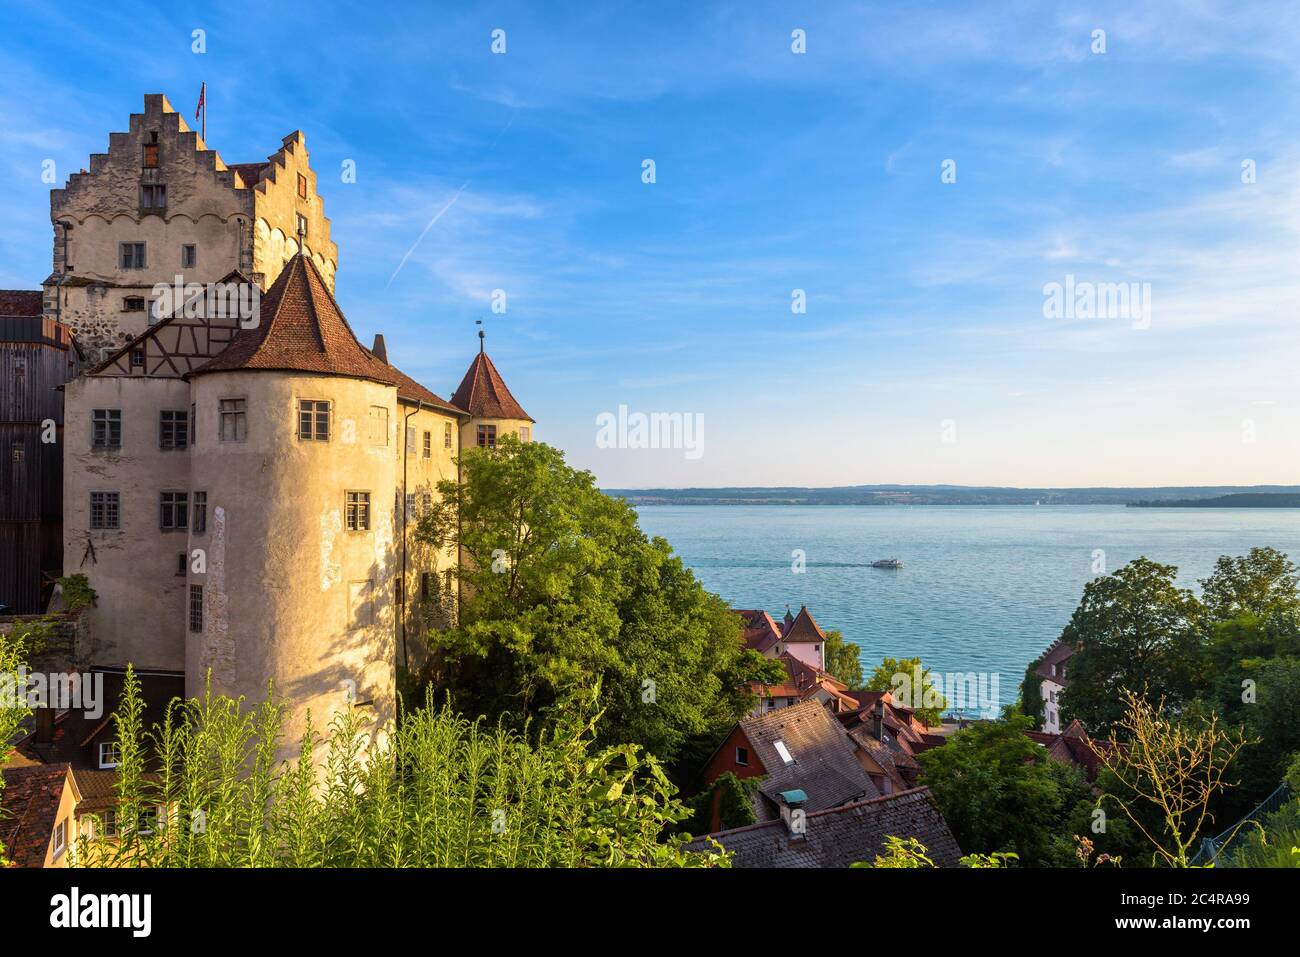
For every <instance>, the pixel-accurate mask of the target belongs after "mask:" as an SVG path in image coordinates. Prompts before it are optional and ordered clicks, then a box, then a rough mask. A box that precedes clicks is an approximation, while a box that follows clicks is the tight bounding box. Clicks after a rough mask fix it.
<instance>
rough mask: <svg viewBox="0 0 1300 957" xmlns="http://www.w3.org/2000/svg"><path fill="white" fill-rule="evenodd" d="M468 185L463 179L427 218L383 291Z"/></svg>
mask: <svg viewBox="0 0 1300 957" xmlns="http://www.w3.org/2000/svg"><path fill="white" fill-rule="evenodd" d="M468 185H469V180H465V182H464V183H462V184H461V186H460V189H458V190H456V195H455V196H453V197H452V198H451V199H450V200H448V201H447V205H446V206H444V207H442V209H440V210H438V212H437V213H435V214H434V217H433V219H431V220H429V222H428V224H427V225H426V226H425V227H424V229H423V231H421V233H420V235H419V236H417V237H416V239H415V242H414V243H412V244H411V248H410V249H408V250H407V251H406V255H405V256H403V257H402V261H401V262H399V263H398V264H397V268H396V269H394V270H393V274H392V275H391V276H389V277H388V282H386V283H385V284H384V290H385V291H387V290H388V287H389V286H391V285H392V284H393V280H394V279H396V278H397V274H398V273H399V272H401V271H402V267H403V266H405V265H406V261H407V260H408V259H410V258H411V253H413V252H415V247H416V246H418V245H420V240H422V239H423V238H424V235H425V233H427V232H428V231H429V230H430V229H432V228H433V224H434V223H436V222H437V221H438V220H440V219H442V214H443V213H445V212H446V211H447V210H449V209H451V208H452V207H453V206H455V205H456V200H458V199H460V194H461V193H463V192H465V187H466V186H468Z"/></svg>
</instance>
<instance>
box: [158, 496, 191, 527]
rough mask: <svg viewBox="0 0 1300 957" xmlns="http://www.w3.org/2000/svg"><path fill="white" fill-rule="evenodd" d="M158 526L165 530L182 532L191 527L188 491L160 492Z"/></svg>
mask: <svg viewBox="0 0 1300 957" xmlns="http://www.w3.org/2000/svg"><path fill="white" fill-rule="evenodd" d="M158 511H159V517H158V527H159V528H160V529H162V530H163V531H164V532H180V531H184V530H185V529H187V528H189V516H190V495H189V493H188V492H160V493H159V496H158Z"/></svg>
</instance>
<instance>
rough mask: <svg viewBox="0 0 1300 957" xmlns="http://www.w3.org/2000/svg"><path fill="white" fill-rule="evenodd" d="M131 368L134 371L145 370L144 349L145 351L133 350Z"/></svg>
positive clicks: (141, 349) (140, 349)
mask: <svg viewBox="0 0 1300 957" xmlns="http://www.w3.org/2000/svg"><path fill="white" fill-rule="evenodd" d="M131 368H132V369H143V368H144V349H143V348H139V349H132V350H131Z"/></svg>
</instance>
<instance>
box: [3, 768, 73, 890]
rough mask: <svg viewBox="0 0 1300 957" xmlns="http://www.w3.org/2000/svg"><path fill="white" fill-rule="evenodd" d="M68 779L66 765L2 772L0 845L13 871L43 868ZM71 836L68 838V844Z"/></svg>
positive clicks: (9, 769) (13, 769)
mask: <svg viewBox="0 0 1300 957" xmlns="http://www.w3.org/2000/svg"><path fill="white" fill-rule="evenodd" d="M67 777H68V765H66V764H38V765H36V766H35V767H30V768H8V769H6V770H5V771H4V784H5V786H4V791H3V792H0V798H3V804H2V805H0V844H2V845H3V847H4V851H5V855H6V856H7V857H8V858H9V860H10V861H11V862H12V863H13V865H14V866H16V867H43V866H44V865H45V855H46V853H47V852H48V851H49V849H50V837H51V835H52V834H53V832H54V825H55V824H56V823H57V821H56V820H55V818H56V817H57V816H58V813H59V803H60V801H62V799H63V789H64V787H65V785H66V781H67ZM72 837H73V835H72V834H69V835H68V839H69V840H71V839H72Z"/></svg>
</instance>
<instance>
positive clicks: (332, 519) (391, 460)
mask: <svg viewBox="0 0 1300 957" xmlns="http://www.w3.org/2000/svg"><path fill="white" fill-rule="evenodd" d="M316 185H317V181H316V175H315V174H314V173H313V172H312V169H311V167H310V165H309V161H308V154H307V149H306V145H305V140H304V137H303V135H302V134H301V133H300V132H294V133H291V134H290V135H289V136H287V137H285V138H284V141H283V145H282V147H281V148H280V149H279V150H278V151H277V152H276V153H274V154H272V155H271V156H270V157H269V158H268V160H267V161H266V162H264V163H245V164H235V165H229V166H228V165H226V164H225V163H224V162H222V160H221V157H220V156H219V155H218V154H217V153H216V152H215V151H214V150H211V149H209V148H208V147H207V145H206V144H205V143H204V142H203V141H202V140H201V139H200V138H199V137H198V135H197V134H196V133H195V132H193V131H192V130H190V129H188V128H187V126H186V124H185V121H184V119H183V118H182V117H181V116H180V115H179V114H178V113H176V112H175V110H173V109H172V107H171V106H170V105H169V104H168V102H167V100H166V99H165V98H164V97H163V96H161V95H150V96H146V97H145V107H144V112H143V113H139V114H134V115H132V116H131V121H130V128H129V131H127V132H125V133H113V134H111V136H110V138H109V148H108V152H107V153H104V154H96V155H94V156H92V157H91V159H90V169H89V171H83V172H80V173H77V174H74V175H73V176H72V177H71V178H70V180H69V181H68V184H67V186H66V187H65V188H64V189H56V190H53V191H52V192H51V202H50V215H51V220H52V222H53V226H54V272H53V274H52V275H51V276H50V277H49V278H48V279H47V280H46V281H45V283H44V284H43V287H44V294H43V310H44V314H45V317H46V318H48V319H53V320H57V321H58V322H60V323H62V324H64V325H66V326H68V327H70V328H71V330H72V332H73V335H74V336H75V339H76V341H77V344H78V345H79V346H80V347H81V349H82V350H84V352H85V354H86V355H87V356H88V357H89V360H88V368H87V369H86V370H85V371H83V372H82V374H81V375H79V376H78V377H76V378H75V379H73V380H72V381H70V382H68V383H67V384H66V386H65V387H64V388H65V393H64V396H65V398H64V422H65V425H64V434H63V440H62V447H63V450H64V478H63V503H64V505H63V571H64V574H66V575H71V574H75V573H82V574H85V575H86V577H87V578H88V579H89V582H90V584H91V586H92V587H93V588H94V589H95V591H96V592H97V593H98V601H97V604H96V606H95V607H94V608H93V609H91V610H90V611H89V613H90V614H91V615H92V616H93V617H92V622H91V624H92V626H93V633H94V636H95V651H94V660H93V661H92V663H91V664H92V667H98V668H104V669H109V670H115V669H120V668H124V667H125V666H126V665H127V664H128V663H130V664H132V665H133V666H134V667H135V668H136V669H137V671H142V672H145V673H153V674H163V675H171V676H179V675H181V674H183V675H184V682H185V690H186V694H187V696H194V695H198V694H201V693H202V692H203V690H204V687H205V681H206V680H207V679H208V677H209V676H210V678H211V688H212V690H213V692H216V693H222V694H227V695H231V696H234V697H238V696H240V695H243V696H245V697H246V698H247V699H248V700H249V701H250V702H256V701H260V700H263V699H264V698H265V697H266V691H267V685H268V682H271V683H272V684H273V686H274V689H275V694H276V696H277V697H278V698H280V699H282V700H283V701H284V702H285V703H286V704H287V705H288V708H289V710H288V713H287V721H286V725H285V728H284V734H285V741H286V742H294V741H296V740H297V738H298V736H299V734H300V733H301V732H302V730H303V728H304V725H305V717H306V714H307V711H308V710H310V712H311V714H312V720H313V724H314V725H315V726H316V727H317V728H318V729H320V728H321V727H323V725H325V724H326V723H327V722H328V721H329V719H330V717H331V716H332V715H333V714H334V713H335V712H336V711H337V710H338V709H339V708H340V707H342V706H356V707H362V708H368V709H370V710H371V713H372V714H373V717H374V719H375V720H376V721H377V722H382V721H384V720H386V719H387V718H390V717H392V716H393V714H394V709H395V683H396V672H397V669H398V667H399V666H403V665H405V666H407V667H411V668H414V667H415V666H416V665H417V664H418V662H419V661H420V659H421V655H422V654H423V644H422V642H421V640H420V639H421V636H422V635H423V634H424V633H425V632H426V631H427V630H428V629H429V628H430V627H438V626H440V625H445V624H446V623H447V622H449V621H451V620H453V619H454V616H455V613H456V600H457V596H456V594H455V584H454V574H453V570H454V568H455V566H456V563H457V561H458V556H457V554H456V553H455V550H454V549H449V550H446V551H436V550H434V549H432V548H431V547H430V546H427V545H423V544H420V543H418V542H416V541H415V538H414V532H415V527H416V524H417V522H418V519H419V517H420V515H421V514H423V513H424V512H425V511H426V510H427V509H428V508H429V507H430V506H431V505H432V503H433V502H434V500H435V499H436V498H437V496H438V491H437V483H438V481H439V480H442V479H456V478H457V477H458V476H457V466H456V459H457V457H458V456H459V455H460V452H461V449H462V448H465V447H468V446H473V445H480V446H494V445H495V443H496V439H497V437H499V436H501V435H504V434H506V433H511V434H514V435H517V436H518V437H520V438H521V439H522V440H524V441H529V440H531V438H532V434H531V432H532V427H533V420H532V419H531V418H530V417H529V416H528V414H527V413H526V412H525V411H524V410H523V408H522V407H521V406H520V405H519V403H518V402H517V401H516V400H515V398H514V397H513V396H512V395H511V394H510V390H509V389H508V388H507V387H506V385H505V382H504V381H503V380H502V378H501V375H500V374H499V373H498V372H497V370H496V367H495V366H494V365H493V363H492V360H491V359H490V358H489V357H488V356H487V354H486V353H485V352H484V351H483V348H482V340H481V333H480V349H479V353H478V355H476V356H475V357H474V359H473V362H472V363H471V364H470V367H469V369H468V371H467V372H466V374H465V377H464V380H463V381H462V382H461V384H460V387H459V388H458V389H457V390H456V392H455V394H454V395H452V396H451V398H450V399H443V398H440V397H439V396H437V395H435V394H434V393H433V392H431V391H429V390H428V389H426V388H425V387H424V386H422V385H420V384H419V383H418V382H416V381H415V380H413V379H412V378H410V377H409V376H407V375H406V374H404V373H403V372H401V371H400V370H399V369H397V368H396V367H395V366H393V365H392V364H391V363H390V362H389V361H388V357H387V354H386V350H385V347H384V343H383V338H382V336H377V337H376V339H375V342H374V345H373V347H372V348H366V347H365V346H364V345H362V344H361V343H360V342H359V341H358V340H357V338H356V336H355V335H354V334H353V331H352V329H351V328H350V327H349V325H348V322H347V320H346V318H345V317H344V316H343V313H342V311H341V310H340V309H339V306H338V303H337V302H336V301H335V299H334V295H333V290H334V282H335V274H336V272H337V270H338V247H337V246H336V245H335V244H334V243H333V241H332V240H331V239H330V222H329V220H328V219H327V218H326V217H325V214H324V209H323V203H322V200H321V197H320V195H319V194H318V193H317V190H316ZM177 276H181V277H183V280H184V282H185V283H186V284H190V283H194V284H200V285H201V286H204V287H207V286H209V285H212V284H216V285H219V286H224V287H226V288H230V289H235V288H238V289H240V290H242V291H243V293H244V298H243V299H241V300H240V301H241V302H242V303H245V304H246V300H247V299H248V298H249V297H248V296H247V293H248V291H249V290H250V289H252V287H255V289H254V290H253V293H254V294H253V296H252V297H251V298H252V299H253V301H254V303H255V305H256V308H255V310H254V312H253V313H252V314H249V313H247V312H241V311H239V310H222V309H217V310H213V309H210V308H203V306H204V305H205V302H210V301H209V300H203V301H198V302H197V303H196V302H195V301H194V300H193V299H187V300H185V301H184V302H181V301H180V300H179V299H178V300H176V301H172V302H170V303H169V304H164V303H160V302H158V301H157V300H158V298H159V296H158V294H157V292H158V288H159V284H165V285H167V286H171V285H172V284H173V283H175V282H176V277H177ZM196 305H197V308H195V306H196Z"/></svg>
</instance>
